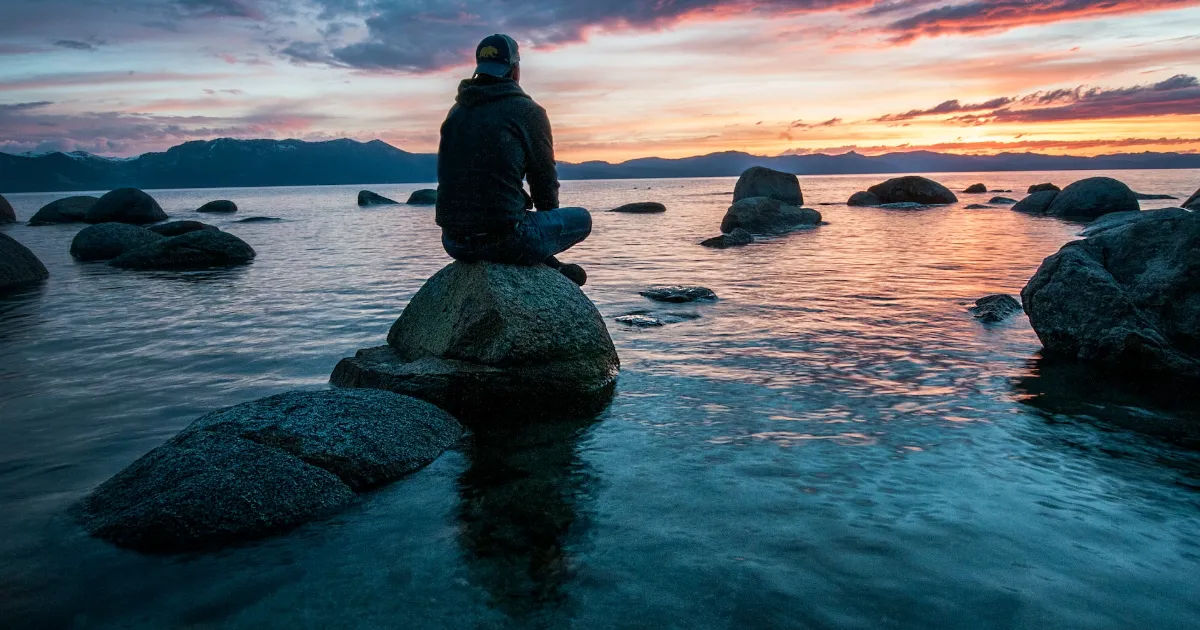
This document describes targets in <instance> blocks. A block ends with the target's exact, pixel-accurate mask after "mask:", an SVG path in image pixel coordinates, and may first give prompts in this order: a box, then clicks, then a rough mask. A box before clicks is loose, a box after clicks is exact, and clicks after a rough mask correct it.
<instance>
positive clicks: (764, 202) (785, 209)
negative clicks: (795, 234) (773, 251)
mask: <svg viewBox="0 0 1200 630" xmlns="http://www.w3.org/2000/svg"><path fill="white" fill-rule="evenodd" d="M820 223H821V213H820V212H817V211H816V210H813V209H811V208H797V207H795V206H789V205H787V204H786V203H783V202H782V201H779V200H778V199H771V198H769V197H750V198H748V199H742V200H740V201H736V202H734V204H733V205H732V206H730V207H729V210H728V211H727V212H726V213H725V218H724V219H722V220H721V231H722V232H726V233H729V232H732V231H734V230H736V229H738V228H741V229H743V230H746V231H747V232H750V233H751V234H783V233H786V232H790V231H792V230H795V229H799V228H809V227H815V226H817V225H819V224H820Z"/></svg>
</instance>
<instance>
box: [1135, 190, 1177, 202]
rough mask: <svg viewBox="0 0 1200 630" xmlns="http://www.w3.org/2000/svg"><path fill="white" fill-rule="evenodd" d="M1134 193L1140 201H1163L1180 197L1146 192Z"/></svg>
mask: <svg viewBox="0 0 1200 630" xmlns="http://www.w3.org/2000/svg"><path fill="white" fill-rule="evenodd" d="M1133 195H1134V196H1135V197H1137V198H1138V201H1161V200H1165V199H1178V198H1179V197H1176V196H1174V195H1148V194H1146V193H1140V192H1134V193H1133Z"/></svg>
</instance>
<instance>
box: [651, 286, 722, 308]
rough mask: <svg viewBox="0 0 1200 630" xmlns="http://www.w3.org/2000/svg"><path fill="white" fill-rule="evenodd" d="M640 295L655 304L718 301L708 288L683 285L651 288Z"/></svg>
mask: <svg viewBox="0 0 1200 630" xmlns="http://www.w3.org/2000/svg"><path fill="white" fill-rule="evenodd" d="M639 295H641V296H642V297H644V298H647V299H651V300H654V301H655V302H670V303H674V304H682V303H684V302H707V301H712V300H716V299H717V294H716V293H714V292H713V290H712V289H709V288H706V287H688V286H681V285H672V286H665V287H650V288H649V289H646V290H645V291H642V292H641V293H640V294H639Z"/></svg>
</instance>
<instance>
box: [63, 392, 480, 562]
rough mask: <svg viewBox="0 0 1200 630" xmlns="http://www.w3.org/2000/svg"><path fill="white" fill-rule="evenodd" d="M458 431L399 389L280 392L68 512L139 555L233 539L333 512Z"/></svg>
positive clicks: (208, 423)
mask: <svg viewBox="0 0 1200 630" xmlns="http://www.w3.org/2000/svg"><path fill="white" fill-rule="evenodd" d="M461 435H462V427H461V426H460V425H459V424H458V422H457V421H455V420H454V419H453V418H451V417H450V416H449V415H447V414H446V413H445V412H443V411H441V410H440V409H437V408H436V407H434V406H432V405H430V404H428V403H425V402H422V401H418V400H414V399H412V398H408V397H406V396H398V395H395V394H391V393H388V392H376V391H360V390H352V391H322V392H292V393H288V394H281V395H278V396H272V397H270V398H264V399H261V400H257V401H253V402H249V403H244V404H242V405H237V406H235V407H230V408H228V409H222V410H220V411H215V412H213V413H210V414H208V415H206V416H203V417H201V418H200V419H199V420H197V421H196V422H194V423H192V424H191V425H190V426H189V427H187V428H186V429H184V430H183V431H182V432H181V433H180V434H179V435H177V436H175V437H174V438H172V439H171V440H170V441H168V442H167V443H166V444H164V445H163V446H160V447H158V448H156V449H154V450H152V451H150V452H149V453H147V454H146V455H144V456H143V457H141V458H140V459H138V460H137V461H136V462H134V463H133V464H131V465H130V466H129V467H127V468H126V469H125V470H122V471H121V472H119V473H117V474H116V475H115V476H114V477H113V478H112V479H109V480H108V481H106V482H104V483H103V484H101V485H100V486H99V487H98V488H97V489H96V490H95V491H94V492H93V493H92V494H91V495H89V496H88V497H87V498H86V499H84V500H83V502H82V503H81V504H80V506H79V509H78V516H79V519H80V521H81V523H82V524H83V526H84V527H85V529H87V530H88V532H89V533H91V534H92V535H94V536H97V537H99V538H102V539H104V540H107V541H109V542H111V543H113V544H116V545H119V546H122V547H128V548H132V549H136V550H139V551H150V552H173V551H188V550H195V549H203V548H209V547H214V546H218V545H223V544H230V543H238V542H242V541H246V540H251V539H255V538H261V537H264V536H268V535H271V534H275V533H278V532H281V531H284V530H287V529H289V528H292V527H295V526H296V525H299V524H301V523H304V522H307V521H310V520H313V519H316V518H321V517H323V516H327V515H329V514H332V513H333V512H336V511H337V510H339V509H341V508H342V507H344V506H346V505H347V504H349V503H350V502H351V501H353V500H354V490H355V489H363V488H366V487H369V486H372V485H376V484H379V483H383V482H386V481H391V480H394V479H396V478H398V477H400V476H402V475H404V474H407V473H409V472H412V471H413V470H416V469H418V468H420V467H422V466H424V465H426V464H428V463H429V462H430V461H432V460H433V459H434V458H436V457H437V455H438V454H439V453H441V451H442V450H444V449H445V448H446V447H448V446H449V445H451V444H453V443H454V442H455V441H456V440H458V438H459V437H460V436H461Z"/></svg>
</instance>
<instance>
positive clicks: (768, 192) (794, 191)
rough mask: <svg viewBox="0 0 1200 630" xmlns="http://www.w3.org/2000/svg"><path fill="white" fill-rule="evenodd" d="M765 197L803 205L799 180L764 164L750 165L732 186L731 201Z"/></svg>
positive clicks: (789, 203) (793, 204) (794, 204)
mask: <svg viewBox="0 0 1200 630" xmlns="http://www.w3.org/2000/svg"><path fill="white" fill-rule="evenodd" d="M755 197H766V198H768V199H774V200H776V201H780V202H783V203H785V204H787V205H789V206H802V205H804V193H803V192H801V191H800V180H799V179H797V178H796V176H795V175H792V174H791V173H784V172H783V171H777V170H774V169H770V168H766V167H764V166H751V167H750V168H748V169H746V170H745V172H743V173H742V176H741V177H739V178H738V181H737V185H735V186H734V187H733V201H734V203H737V202H739V201H741V200H743V199H752V198H755Z"/></svg>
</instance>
